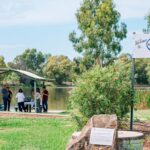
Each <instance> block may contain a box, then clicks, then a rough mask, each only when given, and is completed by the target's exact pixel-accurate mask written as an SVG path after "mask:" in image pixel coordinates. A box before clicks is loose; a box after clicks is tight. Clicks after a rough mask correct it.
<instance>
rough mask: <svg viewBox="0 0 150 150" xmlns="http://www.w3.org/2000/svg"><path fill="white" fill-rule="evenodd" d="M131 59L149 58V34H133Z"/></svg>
mask: <svg viewBox="0 0 150 150" xmlns="http://www.w3.org/2000/svg"><path fill="white" fill-rule="evenodd" d="M133 39H134V49H133V58H150V34H134V36H133Z"/></svg>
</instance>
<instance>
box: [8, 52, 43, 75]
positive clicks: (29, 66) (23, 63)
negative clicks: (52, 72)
mask: <svg viewBox="0 0 150 150" xmlns="http://www.w3.org/2000/svg"><path fill="white" fill-rule="evenodd" d="M45 57H46V55H44V54H43V53H42V52H41V51H39V52H38V51H37V50H36V49H26V50H25V51H24V52H23V54H21V55H19V56H17V57H16V58H15V59H14V61H13V62H10V63H8V65H9V67H12V68H15V69H22V70H28V71H32V72H37V73H38V74H42V68H43V65H44V62H45V59H46V58H45Z"/></svg>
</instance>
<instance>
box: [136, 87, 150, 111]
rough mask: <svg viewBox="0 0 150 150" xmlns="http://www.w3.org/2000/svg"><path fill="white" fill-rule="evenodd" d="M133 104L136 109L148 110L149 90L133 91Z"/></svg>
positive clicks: (149, 102) (149, 106)
mask: <svg viewBox="0 0 150 150" xmlns="http://www.w3.org/2000/svg"><path fill="white" fill-rule="evenodd" d="M135 102H136V107H137V109H148V108H150V90H135Z"/></svg>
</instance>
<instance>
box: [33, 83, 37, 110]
mask: <svg viewBox="0 0 150 150" xmlns="http://www.w3.org/2000/svg"><path fill="white" fill-rule="evenodd" d="M34 102H35V112H36V113H37V100H36V81H35V80H34Z"/></svg>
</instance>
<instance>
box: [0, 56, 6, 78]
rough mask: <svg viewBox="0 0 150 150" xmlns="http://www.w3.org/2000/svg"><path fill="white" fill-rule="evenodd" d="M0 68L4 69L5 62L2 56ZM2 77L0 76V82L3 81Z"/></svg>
mask: <svg viewBox="0 0 150 150" xmlns="http://www.w3.org/2000/svg"><path fill="white" fill-rule="evenodd" d="M0 68H6V64H5V60H4V57H3V56H0ZM4 77H5V76H4V75H3V74H0V81H2V80H3V79H4Z"/></svg>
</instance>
